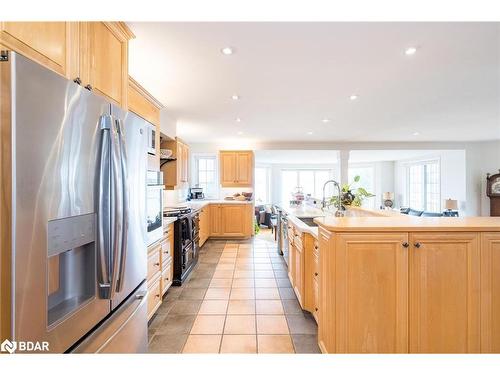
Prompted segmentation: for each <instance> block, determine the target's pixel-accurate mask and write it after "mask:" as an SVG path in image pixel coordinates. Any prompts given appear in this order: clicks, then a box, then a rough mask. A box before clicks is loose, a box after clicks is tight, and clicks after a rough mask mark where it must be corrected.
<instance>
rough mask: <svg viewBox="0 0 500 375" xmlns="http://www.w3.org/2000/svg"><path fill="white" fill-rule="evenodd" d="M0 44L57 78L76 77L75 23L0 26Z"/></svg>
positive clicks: (25, 23) (32, 23) (76, 45)
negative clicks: (58, 76) (44, 68)
mask: <svg viewBox="0 0 500 375" xmlns="http://www.w3.org/2000/svg"><path fill="white" fill-rule="evenodd" d="M0 30H1V31H0V44H2V45H4V46H5V47H6V48H9V49H12V50H13V51H16V52H18V53H20V54H22V55H24V56H26V57H28V58H29V59H31V60H34V61H36V62H38V63H39V64H41V65H43V66H45V67H47V68H49V69H51V70H53V71H55V72H56V73H59V74H61V75H62V76H65V77H67V78H74V76H76V75H77V73H78V46H79V45H78V43H79V38H78V33H79V24H78V23H77V22H0Z"/></svg>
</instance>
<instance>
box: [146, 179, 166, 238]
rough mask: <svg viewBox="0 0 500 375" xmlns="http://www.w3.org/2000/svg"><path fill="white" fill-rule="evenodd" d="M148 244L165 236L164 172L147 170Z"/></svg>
mask: <svg viewBox="0 0 500 375" xmlns="http://www.w3.org/2000/svg"><path fill="white" fill-rule="evenodd" d="M146 212H147V222H146V227H147V245H148V246H149V245H151V244H153V243H155V242H156V241H159V240H161V239H162V238H163V173H162V172H158V171H148V172H147V189H146Z"/></svg>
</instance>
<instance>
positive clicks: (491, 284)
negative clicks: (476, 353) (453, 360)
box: [481, 233, 500, 353]
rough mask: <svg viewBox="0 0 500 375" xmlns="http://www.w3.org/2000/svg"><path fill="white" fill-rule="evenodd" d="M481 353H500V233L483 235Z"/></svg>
mask: <svg viewBox="0 0 500 375" xmlns="http://www.w3.org/2000/svg"><path fill="white" fill-rule="evenodd" d="M481 352H482V353H500V233H482V234H481Z"/></svg>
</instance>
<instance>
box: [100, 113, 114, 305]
mask: <svg viewBox="0 0 500 375" xmlns="http://www.w3.org/2000/svg"><path fill="white" fill-rule="evenodd" d="M111 121H112V119H111V116H109V115H102V116H101V118H100V120H99V122H100V129H101V131H102V137H101V145H100V156H99V182H98V183H99V185H98V188H97V192H98V193H97V195H98V207H97V227H98V233H97V240H98V241H97V242H98V243H97V245H98V257H99V267H98V282H99V295H100V297H101V298H103V299H109V298H110V295H111V280H110V272H111V269H110V266H111V259H110V252H109V249H110V248H111V242H112V238H111V227H110V220H111V212H110V207H109V205H110V196H109V195H110V187H111V186H110V182H111V179H110V174H111V170H110V164H109V158H110V152H111V134H110V132H111Z"/></svg>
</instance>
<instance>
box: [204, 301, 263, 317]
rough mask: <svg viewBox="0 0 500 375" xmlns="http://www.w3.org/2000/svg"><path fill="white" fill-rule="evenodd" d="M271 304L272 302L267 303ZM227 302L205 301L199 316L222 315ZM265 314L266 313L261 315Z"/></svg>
mask: <svg viewBox="0 0 500 375" xmlns="http://www.w3.org/2000/svg"><path fill="white" fill-rule="evenodd" d="M269 302H273V301H269ZM227 305H228V300H210V299H206V300H204V301H203V302H202V303H201V307H200V311H198V314H200V315H223V314H226V311H227ZM263 314H267V313H265V312H264V313H263Z"/></svg>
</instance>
